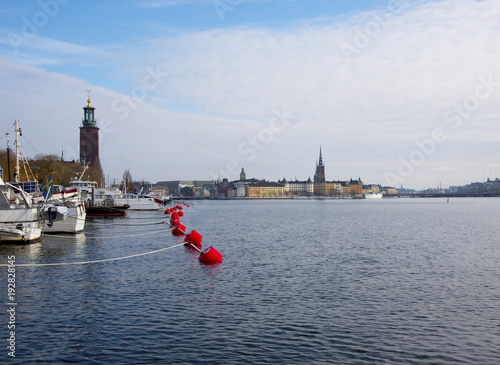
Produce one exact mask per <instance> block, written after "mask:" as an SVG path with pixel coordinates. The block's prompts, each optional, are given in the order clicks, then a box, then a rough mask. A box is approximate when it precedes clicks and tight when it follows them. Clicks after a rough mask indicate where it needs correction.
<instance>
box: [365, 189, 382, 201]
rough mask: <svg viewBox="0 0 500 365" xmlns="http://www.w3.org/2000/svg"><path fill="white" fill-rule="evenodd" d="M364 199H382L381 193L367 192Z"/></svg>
mask: <svg viewBox="0 0 500 365" xmlns="http://www.w3.org/2000/svg"><path fill="white" fill-rule="evenodd" d="M365 198H366V199H382V194H381V193H375V192H374V191H372V192H371V193H369V194H365Z"/></svg>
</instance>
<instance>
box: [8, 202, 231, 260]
mask: <svg viewBox="0 0 500 365" xmlns="http://www.w3.org/2000/svg"><path fill="white" fill-rule="evenodd" d="M175 203H182V204H184V206H185V207H190V205H189V204H186V203H185V202H175ZM164 214H165V215H166V218H170V222H167V221H161V222H154V223H137V224H131V223H124V224H119V223H118V224H113V225H116V226H143V225H160V224H168V225H169V227H168V228H166V229H161V230H156V231H151V232H141V233H134V234H130V235H120V236H116V235H114V236H111V237H101V236H89V235H88V234H87V233H84V234H85V237H89V238H93V237H99V238H102V239H113V238H125V237H137V236H143V235H149V234H155V233H159V232H165V231H169V230H171V232H172V234H173V235H174V236H184V241H183V242H182V243H180V244H177V245H173V246H169V247H164V248H161V249H158V250H153V251H148V252H143V253H138V254H134V255H128V256H122V257H115V258H109V259H101V260H91V261H78V262H55V263H42V264H36V263H30V264H16V266H17V267H39V266H68V265H87V264H94V263H101V262H109V261H118V260H125V259H130V258H134V257H140V256H145V255H151V254H154V253H158V252H162V251H166V250H170V249H172V248H175V247H179V246H185V247H188V248H193V249H195V250H196V251H198V253H199V254H200V256H199V257H198V260H199V261H200V262H201V263H204V264H217V263H221V262H222V258H223V255H222V254H221V253H220V252H219V251H217V249H215V247H213V246H210V247H208V248H206V249H205V250H202V248H203V246H202V244H201V241H202V239H203V237H202V235H201V234H199V233H198V232H197V231H195V230H192V231H191V232H189V233H187V234H186V226H184V225H183V224H182V223H181V222H180V217H182V216H184V212H183V206H182V205H180V204H178V205H176V206H175V207H172V208H167V209H166V210H165V212H164ZM142 219H151V218H142ZM155 219H157V218H155ZM94 224H95V223H94ZM50 237H63V238H69V237H71V238H73V237H74V236H68V235H50ZM3 266H8V265H7V264H0V267H3Z"/></svg>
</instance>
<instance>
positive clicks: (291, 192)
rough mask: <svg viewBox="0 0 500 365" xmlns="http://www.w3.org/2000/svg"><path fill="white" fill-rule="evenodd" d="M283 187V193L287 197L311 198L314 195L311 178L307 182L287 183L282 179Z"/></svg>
mask: <svg viewBox="0 0 500 365" xmlns="http://www.w3.org/2000/svg"><path fill="white" fill-rule="evenodd" d="M281 183H282V184H283V185H284V187H285V193H286V195H288V196H313V195H314V183H313V182H312V180H311V178H309V179H307V181H298V180H297V179H296V180H295V181H287V180H286V179H283V181H282V182H281Z"/></svg>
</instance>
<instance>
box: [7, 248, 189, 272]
mask: <svg viewBox="0 0 500 365" xmlns="http://www.w3.org/2000/svg"><path fill="white" fill-rule="evenodd" d="M183 245H184V242H183V243H179V244H178V245H174V246H169V247H165V248H161V249H159V250H155V251H149V252H143V253H138V254H135V255H129V256H123V257H114V258H111V259H102V260H93V261H79V262H55V263H51V264H16V265H15V266H16V267H38V266H67V265H87V264H95V263H100V262H108V261H118V260H125V259H131V258H134V257H139V256H146V255H151V254H153V253H158V252H162V251H166V250H170V249H171V248H175V247H179V246H183ZM0 266H9V265H6V264H0Z"/></svg>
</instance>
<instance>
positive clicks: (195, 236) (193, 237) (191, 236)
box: [184, 229, 203, 248]
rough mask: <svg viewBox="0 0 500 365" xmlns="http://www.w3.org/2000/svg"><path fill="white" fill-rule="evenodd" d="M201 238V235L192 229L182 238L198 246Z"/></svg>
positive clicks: (199, 246)
mask: <svg viewBox="0 0 500 365" xmlns="http://www.w3.org/2000/svg"><path fill="white" fill-rule="evenodd" d="M202 239H203V237H202V235H201V234H199V233H198V232H196V231H195V230H194V229H193V230H192V231H191V232H190V233H188V234H187V235H186V238H184V240H185V241H186V242H188V243H192V244H193V245H195V246H196V247H198V248H201V240H202Z"/></svg>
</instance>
